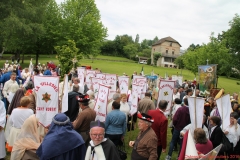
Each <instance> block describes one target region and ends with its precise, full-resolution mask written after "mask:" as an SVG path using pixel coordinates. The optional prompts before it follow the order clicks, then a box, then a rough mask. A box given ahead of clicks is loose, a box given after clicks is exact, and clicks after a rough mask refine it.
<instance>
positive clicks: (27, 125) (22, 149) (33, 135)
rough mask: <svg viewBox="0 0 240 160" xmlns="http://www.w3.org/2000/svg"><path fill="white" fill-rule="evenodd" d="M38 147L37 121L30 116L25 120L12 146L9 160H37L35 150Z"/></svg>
mask: <svg viewBox="0 0 240 160" xmlns="http://www.w3.org/2000/svg"><path fill="white" fill-rule="evenodd" d="M39 145H40V138H39V134H38V120H37V118H36V116H35V115H31V116H30V117H29V118H28V119H26V120H25V122H24V123H23V126H22V128H21V132H20V134H19V135H18V138H17V140H16V142H15V143H14V145H13V150H12V153H11V160H27V159H31V160H38V159H39V158H38V157H37V155H36V150H37V149H38V147H39Z"/></svg>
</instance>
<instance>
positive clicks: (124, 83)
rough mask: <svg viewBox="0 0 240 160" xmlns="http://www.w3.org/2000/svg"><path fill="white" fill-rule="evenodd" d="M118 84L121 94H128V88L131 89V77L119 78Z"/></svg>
mask: <svg viewBox="0 0 240 160" xmlns="http://www.w3.org/2000/svg"><path fill="white" fill-rule="evenodd" d="M118 84H119V89H120V93H121V94H123V93H125V94H127V93H128V88H129V77H127V76H120V77H118Z"/></svg>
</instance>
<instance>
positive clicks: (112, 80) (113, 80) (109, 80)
mask: <svg viewBox="0 0 240 160" xmlns="http://www.w3.org/2000/svg"><path fill="white" fill-rule="evenodd" d="M116 84H117V75H116V74H106V85H107V86H110V92H109V95H108V98H109V99H112V97H113V95H114V94H115V93H116V90H117V85H116Z"/></svg>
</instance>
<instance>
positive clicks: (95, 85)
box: [91, 77, 105, 99]
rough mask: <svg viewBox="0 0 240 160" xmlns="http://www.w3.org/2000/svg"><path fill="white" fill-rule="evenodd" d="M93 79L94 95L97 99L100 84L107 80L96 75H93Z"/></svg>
mask: <svg viewBox="0 0 240 160" xmlns="http://www.w3.org/2000/svg"><path fill="white" fill-rule="evenodd" d="M91 80H92V86H93V92H94V96H95V99H97V96H98V89H99V84H104V82H103V81H105V80H104V79H100V78H96V77H92V78H91Z"/></svg>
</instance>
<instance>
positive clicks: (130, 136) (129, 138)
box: [128, 115, 133, 147]
mask: <svg viewBox="0 0 240 160" xmlns="http://www.w3.org/2000/svg"><path fill="white" fill-rule="evenodd" d="M132 125H133V115H131V124H130V130H129V132H130V135H129V137H128V142H130V140H131V138H132ZM128 147H129V145H128Z"/></svg>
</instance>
